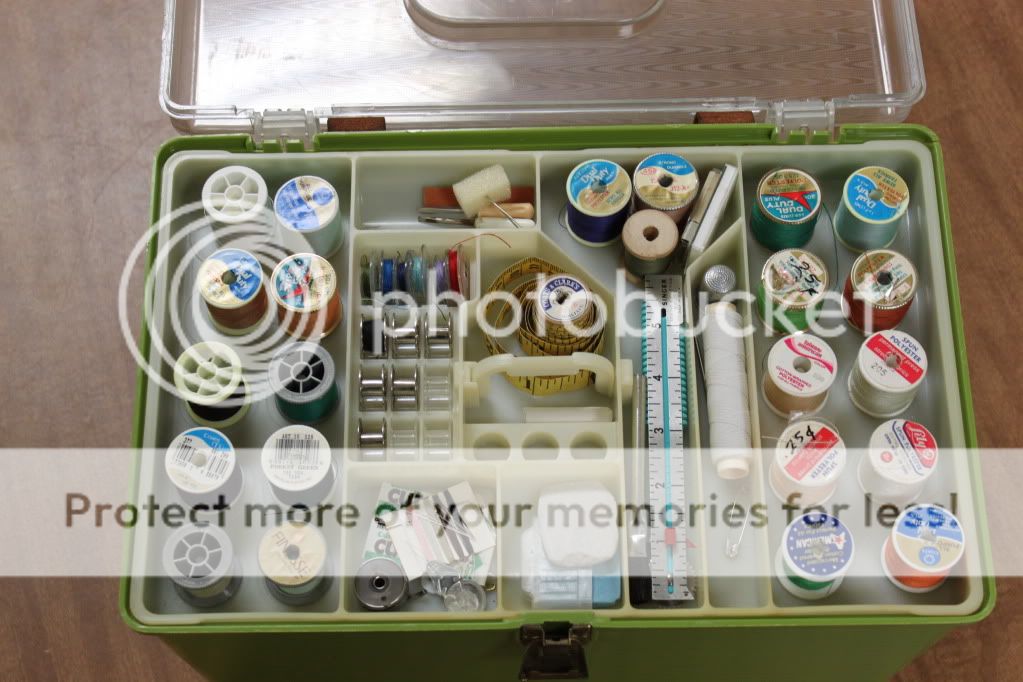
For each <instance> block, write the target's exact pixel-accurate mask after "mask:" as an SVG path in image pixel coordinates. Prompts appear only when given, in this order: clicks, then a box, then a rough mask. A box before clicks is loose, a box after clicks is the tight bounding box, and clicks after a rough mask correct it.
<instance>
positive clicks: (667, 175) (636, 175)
mask: <svg viewBox="0 0 1023 682" xmlns="http://www.w3.org/2000/svg"><path fill="white" fill-rule="evenodd" d="M632 186H633V190H634V192H635V198H636V208H637V209H638V210H643V209H648V210H649V209H652V210H655V211H658V212H659V213H663V214H664V215H666V216H667V217H668V218H669V219H670V220H671V221H672V222H674V223H675V224H676V225H678V223H679V222H681V221H682V219H683V218H685V217H686V215H688V213H689V209H690V208H692V206H693V202H694V201H695V200H696V195H697V193H698V192H699V190H700V176H699V175H698V174H697V172H696V169H695V168H694V167H693V164H691V163H689V161H687V160H686V159H684V158H682V157H681V156H679V155H677V154H668V153H664V152H661V153H658V154H651V155H650V156H648V157H646V158H645V159H643V160H642V161H640V162H639V164H638V165H637V166H636V170H635V172H633V174H632ZM661 272H663V270H662V271H661Z"/></svg>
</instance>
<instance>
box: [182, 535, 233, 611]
mask: <svg viewBox="0 0 1023 682" xmlns="http://www.w3.org/2000/svg"><path fill="white" fill-rule="evenodd" d="M163 570H164V573H165V574H166V575H167V577H168V578H170V579H171V581H172V582H173V583H174V589H175V590H176V591H177V593H178V595H179V596H180V597H181V598H182V599H183V600H184V601H186V602H188V603H189V604H191V605H192V606H194V607H196V608H200V609H211V608H214V607H217V606H220V605H221V604H223V603H224V602H226V601H227V600H229V599H230V598H231V597H233V596H234V595H235V594H237V592H238V589H239V588H240V587H241V582H242V577H241V575H239V572H238V564H237V561H236V559H235V555H234V545H233V544H232V543H231V538H230V537H229V536H228V534H227V533H225V532H224V529H223V528H221V527H220V526H213V525H207V524H194V523H190V524H187V525H184V526H181V527H180V528H178V529H177V530H175V531H174V532H173V533H172V534H171V536H170V537H169V538H168V539H167V542H166V543H164V546H163Z"/></svg>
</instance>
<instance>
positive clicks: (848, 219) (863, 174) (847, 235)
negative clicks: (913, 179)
mask: <svg viewBox="0 0 1023 682" xmlns="http://www.w3.org/2000/svg"><path fill="white" fill-rule="evenodd" d="M908 208H909V185H907V184H906V181H905V180H903V179H902V177H901V176H900V175H899V174H898V173H896V172H895V171H893V170H890V169H888V168H883V167H881V166H868V167H866V168H861V169H860V170H858V171H856V172H855V173H853V174H852V175H850V176H849V178H848V179H847V180H846V181H845V188H844V189H843V190H842V203H841V204H840V205H839V207H838V212H837V213H836V214H835V236H836V237H837V238H838V240H839V241H840V242H842V244H844V245H845V246H846V248H849V249H851V250H853V251H870V250H872V249H883V248H885V247H887V246H888V245H889V244H891V243H892V242H893V241H895V237H896V236H897V235H898V233H899V227H900V226H901V225H902V218H903V216H905V214H906V210H907V209H908Z"/></svg>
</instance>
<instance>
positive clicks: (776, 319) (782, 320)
mask: <svg viewBox="0 0 1023 682" xmlns="http://www.w3.org/2000/svg"><path fill="white" fill-rule="evenodd" d="M829 281H830V278H829V276H828V269H827V267H826V266H825V265H824V261H822V260H821V259H820V258H818V257H817V256H815V255H814V254H812V253H810V252H809V251H805V250H803V249H786V250H784V251H779V252H778V253H776V254H774V255H773V256H771V257H770V258H768V259H767V262H766V263H765V264H764V270H763V272H762V273H761V276H760V285H759V286H758V287H757V296H756V298H757V312H758V313H759V314H760V319H762V320H763V321H764V323H765V324H766V325H767V326H768V327H770V328H772V329H774V330H775V331H779V332H785V333H788V334H794V333H795V332H798V331H805V330H806V329H809V327H810V324H811V322H812V321H813V320H814V319H816V316H817V312H818V311H819V308H820V304H821V302H822V301H823V300H824V295H825V294H826V293H827V290H828V285H829Z"/></svg>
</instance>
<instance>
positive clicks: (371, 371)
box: [359, 365, 387, 412]
mask: <svg viewBox="0 0 1023 682" xmlns="http://www.w3.org/2000/svg"><path fill="white" fill-rule="evenodd" d="M386 407H387V370H386V369H385V368H384V366H383V365H381V366H380V367H378V368H373V367H368V366H366V365H362V366H360V367H359V409H360V410H362V411H363V412H382V411H383V410H384V409H386Z"/></svg>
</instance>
